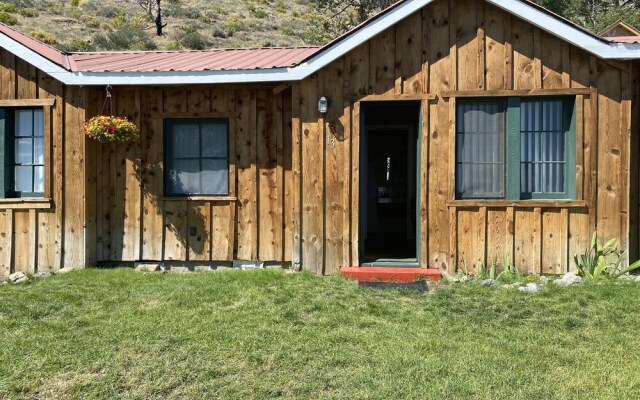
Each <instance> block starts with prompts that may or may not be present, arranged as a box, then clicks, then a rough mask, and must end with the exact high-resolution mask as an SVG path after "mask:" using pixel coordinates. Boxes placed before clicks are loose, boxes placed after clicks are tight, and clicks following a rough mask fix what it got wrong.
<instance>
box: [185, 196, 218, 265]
mask: <svg viewBox="0 0 640 400" xmlns="http://www.w3.org/2000/svg"><path fill="white" fill-rule="evenodd" d="M185 204H186V206H187V216H186V217H187V232H188V236H187V238H186V239H187V252H188V259H189V261H208V260H211V237H212V235H213V231H212V229H211V221H212V216H211V203H210V202H208V201H187V202H185Z"/></svg>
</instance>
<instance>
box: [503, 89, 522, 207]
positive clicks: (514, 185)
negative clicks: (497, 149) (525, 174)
mask: <svg viewBox="0 0 640 400" xmlns="http://www.w3.org/2000/svg"><path fill="white" fill-rule="evenodd" d="M506 198H507V199H508V200H520V98H519V97H509V98H508V99H507V196H506Z"/></svg>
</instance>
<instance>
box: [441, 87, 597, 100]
mask: <svg viewBox="0 0 640 400" xmlns="http://www.w3.org/2000/svg"><path fill="white" fill-rule="evenodd" d="M590 94H591V93H590V90H589V88H571V89H569V88H561V89H532V90H457V91H455V90H450V91H445V92H442V97H444V98H448V97H491V96H502V97H508V96H558V95H576V96H578V95H582V96H589V95H590Z"/></svg>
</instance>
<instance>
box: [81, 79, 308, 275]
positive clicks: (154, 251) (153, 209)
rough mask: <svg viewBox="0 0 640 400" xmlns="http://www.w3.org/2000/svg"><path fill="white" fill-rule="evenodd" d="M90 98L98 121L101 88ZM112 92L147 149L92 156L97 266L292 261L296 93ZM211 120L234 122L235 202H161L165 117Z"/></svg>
mask: <svg viewBox="0 0 640 400" xmlns="http://www.w3.org/2000/svg"><path fill="white" fill-rule="evenodd" d="M86 93H87V99H88V101H89V102H91V103H92V104H87V110H92V111H91V112H92V113H97V112H99V111H100V109H101V107H102V103H103V102H104V88H89V89H87V92H86ZM112 93H113V104H114V111H115V112H117V113H118V114H119V115H124V116H126V117H128V118H129V119H130V120H132V121H135V122H136V123H137V124H138V125H139V127H140V128H141V140H140V142H139V143H134V144H97V146H96V148H95V159H96V162H95V163H94V164H95V171H94V174H95V176H96V185H95V186H96V188H98V189H97V190H95V191H94V192H93V193H89V192H88V193H87V197H92V198H94V199H95V209H96V218H95V232H96V234H95V239H94V242H95V246H96V250H95V253H96V260H97V261H98V262H103V261H138V260H177V261H230V260H234V259H243V260H262V261H290V260H291V255H292V250H291V248H292V236H291V233H292V232H293V231H292V227H291V224H292V219H291V215H292V213H291V209H292V198H293V196H294V192H297V190H295V189H293V188H292V175H291V147H292V145H291V137H292V136H291V115H292V112H291V104H292V103H291V99H292V96H291V91H290V90H289V91H285V92H282V93H279V94H273V88H272V87H271V86H269V87H267V86H265V87H251V86H246V87H244V88H233V87H229V86H225V87H221V86H194V87H168V88H161V89H159V88H141V87H133V88H132V87H127V88H123V87H116V88H114V89H113V90H112ZM92 115H93V114H92ZM207 115H215V116H216V117H225V116H226V117H228V118H229V169H230V171H229V177H230V178H229V179H230V195H229V197H226V198H216V197H211V198H194V199H168V198H165V197H164V196H163V191H164V182H163V162H162V160H163V137H162V135H163V122H162V121H163V118H165V117H171V118H180V117H198V116H207ZM285 116H287V117H286V118H285ZM285 149H286V151H285ZM285 195H286V196H287V197H285ZM236 197H237V199H236ZM287 236H290V237H287ZM285 248H286V250H285Z"/></svg>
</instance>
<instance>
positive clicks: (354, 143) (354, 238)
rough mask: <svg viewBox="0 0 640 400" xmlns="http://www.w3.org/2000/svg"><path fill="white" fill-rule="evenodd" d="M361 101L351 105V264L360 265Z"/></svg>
mask: <svg viewBox="0 0 640 400" xmlns="http://www.w3.org/2000/svg"><path fill="white" fill-rule="evenodd" d="M359 154H360V102H357V103H353V105H352V107H351V207H350V208H351V213H350V219H351V221H350V226H351V228H350V231H351V265H352V266H356V265H360V245H361V243H360V156H359Z"/></svg>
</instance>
